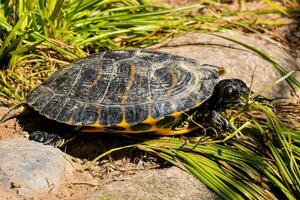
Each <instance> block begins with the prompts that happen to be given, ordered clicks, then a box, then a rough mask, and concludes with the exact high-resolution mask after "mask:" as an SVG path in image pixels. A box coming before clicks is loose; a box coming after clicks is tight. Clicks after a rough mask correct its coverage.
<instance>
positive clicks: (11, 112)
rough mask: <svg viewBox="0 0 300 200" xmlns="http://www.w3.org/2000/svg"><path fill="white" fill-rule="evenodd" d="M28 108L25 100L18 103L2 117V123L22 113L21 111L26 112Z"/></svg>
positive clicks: (0, 122)
mask: <svg viewBox="0 0 300 200" xmlns="http://www.w3.org/2000/svg"><path fill="white" fill-rule="evenodd" d="M26 109H27V105H26V103H25V102H23V103H20V104H18V105H16V106H15V107H13V108H12V109H10V110H9V111H8V112H7V113H6V114H5V115H4V116H3V117H2V118H1V119H0V124H2V123H3V122H5V121H7V120H9V119H11V118H13V117H17V116H18V115H20V114H21V113H24V112H25V111H26Z"/></svg>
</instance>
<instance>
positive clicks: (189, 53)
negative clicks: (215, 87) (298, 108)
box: [151, 31, 300, 98]
mask: <svg viewBox="0 0 300 200" xmlns="http://www.w3.org/2000/svg"><path fill="white" fill-rule="evenodd" d="M217 34H219V35H222V36H225V37H229V38H231V39H234V40H237V41H239V42H242V43H245V44H248V45H251V46H253V47H255V48H257V49H259V50H261V51H264V52H266V53H267V54H268V55H270V56H271V57H272V58H273V59H275V60H276V61H277V62H278V63H280V64H281V65H282V66H283V67H284V68H285V69H286V70H287V71H291V70H296V69H298V70H299V69H300V68H299V66H298V67H297V62H296V60H295V59H294V58H293V57H291V56H290V55H289V54H287V53H286V52H285V51H284V50H283V49H282V48H281V47H280V46H278V45H277V44H276V43H274V42H271V41H269V40H266V39H262V38H255V37H251V36H246V35H241V34H238V33H235V32H232V31H228V32H226V33H217ZM151 49H155V50H160V51H165V52H169V53H173V54H177V55H181V56H186V57H190V58H194V59H196V60H198V61H199V62H200V63H201V64H204V63H207V64H213V65H217V66H222V67H224V68H225V70H226V74H225V75H224V76H222V77H221V78H240V79H242V80H244V81H245V82H246V83H247V85H248V86H250V85H251V82H252V79H253V83H252V86H251V89H252V90H253V91H254V92H258V91H260V90H262V89H266V87H267V85H270V84H272V83H275V81H277V80H278V79H280V78H281V75H280V74H279V73H278V72H277V71H276V70H275V69H274V68H273V67H272V65H271V64H270V63H269V62H267V61H265V60H264V59H263V58H262V57H260V56H259V55H257V54H255V53H254V52H252V51H250V50H248V49H246V48H245V47H243V46H241V45H239V44H237V43H234V42H231V41H229V40H226V39H223V38H220V37H217V36H213V35H208V34H202V33H187V34H184V35H181V36H179V37H176V38H174V39H172V40H170V41H168V42H165V43H161V44H158V45H154V46H152V47H151ZM294 74H295V76H296V79H298V80H300V71H298V72H296V73H294ZM262 94H263V95H265V96H267V97H271V98H293V97H295V94H293V92H292V89H291V88H290V86H289V85H288V84H287V82H286V81H282V82H281V83H279V84H276V85H275V86H274V87H272V88H271V89H270V90H266V91H264V92H263V93H262ZM299 94H300V93H298V95H299Z"/></svg>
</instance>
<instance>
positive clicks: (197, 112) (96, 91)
mask: <svg viewBox="0 0 300 200" xmlns="http://www.w3.org/2000/svg"><path fill="white" fill-rule="evenodd" d="M222 71H223V70H222V68H221V67H217V66H214V65H210V64H200V63H199V62H198V61H196V60H194V59H191V58H187V57H182V56H178V55H173V54H170V53H165V52H161V51H154V50H144V49H132V50H106V51H101V52H98V53H95V54H92V55H90V56H88V57H86V58H83V59H79V60H78V61H76V62H74V63H72V64H70V65H69V66H67V67H65V68H62V69H60V70H58V71H56V72H54V73H53V74H52V75H51V76H50V77H49V78H48V79H46V80H45V81H43V82H42V83H41V84H40V85H38V86H37V87H36V88H34V89H33V90H32V91H30V92H29V94H28V95H27V97H26V101H25V102H24V103H21V104H20V105H18V106H16V107H15V108H13V109H12V110H11V111H9V112H8V113H7V114H6V115H5V116H4V117H3V118H2V120H1V121H5V120H7V119H8V118H11V117H13V116H16V115H18V114H19V113H20V112H21V111H22V112H23V111H24V110H28V109H33V110H35V111H37V112H38V113H39V115H43V116H45V117H46V118H48V119H50V120H53V121H56V122H57V123H61V124H67V125H69V126H72V127H74V128H75V129H76V130H77V131H80V132H108V133H121V134H122V133H124V134H140V133H146V134H150V135H159V136H160V135H162V136H170V135H181V134H186V133H189V132H192V131H194V130H196V129H198V128H199V127H202V128H203V127H204V128H212V129H214V130H216V131H228V130H232V129H233V128H234V127H233V126H232V125H230V124H229V122H228V120H227V119H226V118H225V117H224V116H222V115H221V111H223V110H224V109H228V108H232V107H236V106H239V105H242V104H245V103H246V102H247V98H248V96H249V92H250V90H249V88H248V87H247V85H246V84H245V83H244V82H243V81H242V80H240V79H223V80H220V79H219V76H220V73H221V72H222ZM16 113H17V114H16ZM199 124H200V125H199ZM30 136H31V138H33V139H34V140H36V141H39V142H43V143H45V142H46V141H48V143H49V141H50V143H55V142H57V141H58V140H60V139H61V137H60V136H57V135H55V133H54V135H53V134H47V133H45V132H41V131H35V132H32V133H31V134H30Z"/></svg>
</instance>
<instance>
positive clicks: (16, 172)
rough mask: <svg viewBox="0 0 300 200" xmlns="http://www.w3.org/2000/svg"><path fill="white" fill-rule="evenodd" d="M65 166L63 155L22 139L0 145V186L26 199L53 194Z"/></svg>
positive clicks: (49, 147) (53, 149)
mask: <svg viewBox="0 0 300 200" xmlns="http://www.w3.org/2000/svg"><path fill="white" fill-rule="evenodd" d="M66 164H67V162H66V159H65V158H64V154H63V153H62V152H61V151H60V150H59V149H56V148H54V147H52V146H47V145H43V144H40V143H37V142H32V141H27V140H22V139H16V140H8V141H1V143H0V182H1V183H2V184H3V185H4V187H5V188H7V189H13V190H15V191H17V193H18V194H20V195H22V196H23V197H25V198H33V197H37V196H39V195H42V194H47V193H49V192H50V191H55V190H56V189H57V188H58V186H59V185H60V180H61V177H62V175H63V172H64V171H65V169H66V166H67V165H66ZM1 183H0V184H1Z"/></svg>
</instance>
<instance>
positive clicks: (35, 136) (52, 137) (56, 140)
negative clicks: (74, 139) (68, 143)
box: [29, 131, 65, 147]
mask: <svg viewBox="0 0 300 200" xmlns="http://www.w3.org/2000/svg"><path fill="white" fill-rule="evenodd" d="M29 140H33V141H36V142H40V143H43V144H45V145H52V146H55V147H61V146H62V145H63V144H64V143H65V140H64V139H63V138H62V137H61V136H59V135H58V134H54V133H48V132H45V131H33V132H31V133H29Z"/></svg>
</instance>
